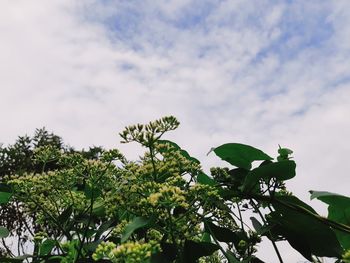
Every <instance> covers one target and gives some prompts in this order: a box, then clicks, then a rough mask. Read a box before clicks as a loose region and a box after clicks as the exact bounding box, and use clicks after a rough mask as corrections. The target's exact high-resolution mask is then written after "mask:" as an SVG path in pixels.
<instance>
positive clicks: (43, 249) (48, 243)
mask: <svg viewBox="0 0 350 263" xmlns="http://www.w3.org/2000/svg"><path fill="white" fill-rule="evenodd" d="M55 245H56V241H55V240H53V239H46V240H45V241H44V242H43V243H42V244H41V245H40V248H39V255H40V256H46V255H48V254H49V253H50V252H51V251H52V249H53V248H54V247H55Z"/></svg>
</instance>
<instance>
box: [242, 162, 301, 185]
mask: <svg viewBox="0 0 350 263" xmlns="http://www.w3.org/2000/svg"><path fill="white" fill-rule="evenodd" d="M295 168H296V164H295V162H294V161H290V160H286V161H281V162H276V163H269V164H266V165H262V166H259V167H257V168H255V169H253V170H251V171H250V172H249V173H248V175H247V177H246V178H245V181H244V184H243V190H244V191H249V190H251V189H252V188H253V187H254V186H255V185H256V184H257V183H258V182H259V180H260V179H266V180H269V179H271V178H276V179H277V180H278V181H285V180H288V179H291V178H293V177H294V176H295Z"/></svg>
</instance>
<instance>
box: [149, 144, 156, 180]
mask: <svg viewBox="0 0 350 263" xmlns="http://www.w3.org/2000/svg"><path fill="white" fill-rule="evenodd" d="M152 143H153V142H152ZM149 152H150V155H151V162H152V168H153V179H154V181H157V169H156V164H155V161H154V149H153V147H152V144H151V143H150V146H149Z"/></svg>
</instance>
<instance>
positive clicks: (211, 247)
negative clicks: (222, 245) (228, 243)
mask: <svg viewBox="0 0 350 263" xmlns="http://www.w3.org/2000/svg"><path fill="white" fill-rule="evenodd" d="M218 249H219V246H218V245H215V244H213V243H208V242H195V241H192V240H186V241H185V246H184V252H183V262H186V263H196V262H197V260H198V259H199V258H201V257H204V256H210V255H211V254H213V253H214V252H215V251H216V250H218Z"/></svg>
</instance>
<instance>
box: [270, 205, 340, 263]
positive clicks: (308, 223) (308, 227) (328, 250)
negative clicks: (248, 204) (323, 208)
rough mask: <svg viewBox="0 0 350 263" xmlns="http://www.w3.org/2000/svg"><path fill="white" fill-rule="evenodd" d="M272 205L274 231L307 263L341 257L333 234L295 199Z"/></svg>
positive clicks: (271, 218)
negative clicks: (317, 257) (273, 210)
mask: <svg viewBox="0 0 350 263" xmlns="http://www.w3.org/2000/svg"><path fill="white" fill-rule="evenodd" d="M272 205H273V207H274V208H275V210H276V211H275V212H274V213H271V214H270V217H269V218H270V219H269V220H270V223H273V224H275V226H277V227H276V228H275V229H274V231H275V232H277V233H278V234H280V235H282V236H283V237H285V238H286V239H287V241H288V242H289V243H290V245H291V246H292V247H294V248H295V249H296V250H298V251H299V252H300V253H301V254H302V255H303V256H304V257H305V258H306V259H308V260H311V255H316V256H320V257H340V256H341V255H342V252H343V250H342V248H341V246H340V243H339V241H338V239H337V237H336V235H335V233H334V231H333V230H332V229H331V228H330V227H329V226H328V225H327V224H325V223H324V222H322V221H321V220H320V217H319V215H317V214H316V213H315V212H314V210H313V209H309V206H308V205H307V204H305V203H303V202H302V201H300V200H299V199H297V198H284V199H283V198H279V199H277V200H274V201H273V202H272Z"/></svg>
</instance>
